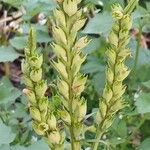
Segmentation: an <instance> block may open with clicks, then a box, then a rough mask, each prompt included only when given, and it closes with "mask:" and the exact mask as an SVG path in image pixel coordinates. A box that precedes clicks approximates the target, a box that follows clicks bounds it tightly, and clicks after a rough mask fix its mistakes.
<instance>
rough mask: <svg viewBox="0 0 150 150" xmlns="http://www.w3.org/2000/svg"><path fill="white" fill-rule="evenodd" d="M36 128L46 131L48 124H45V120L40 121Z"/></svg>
mask: <svg viewBox="0 0 150 150" xmlns="http://www.w3.org/2000/svg"><path fill="white" fill-rule="evenodd" d="M38 129H40V130H41V131H42V130H43V131H44V132H46V131H47V130H48V129H49V127H48V124H46V123H45V122H41V123H40V124H38Z"/></svg>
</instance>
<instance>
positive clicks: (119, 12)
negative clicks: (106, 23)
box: [112, 4, 123, 20]
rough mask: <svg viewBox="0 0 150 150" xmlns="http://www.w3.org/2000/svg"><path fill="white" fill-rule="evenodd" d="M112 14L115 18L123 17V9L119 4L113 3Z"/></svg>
mask: <svg viewBox="0 0 150 150" xmlns="http://www.w3.org/2000/svg"><path fill="white" fill-rule="evenodd" d="M112 16H113V18H114V19H117V20H119V19H121V18H122V17H123V9H122V7H121V6H120V5H119V4H113V5H112Z"/></svg>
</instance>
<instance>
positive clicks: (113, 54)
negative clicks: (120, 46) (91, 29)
mask: <svg viewBox="0 0 150 150" xmlns="http://www.w3.org/2000/svg"><path fill="white" fill-rule="evenodd" d="M106 56H107V57H108V60H109V63H110V65H111V66H114V64H115V63H116V52H115V51H114V50H113V49H111V48H109V49H107V51H106Z"/></svg>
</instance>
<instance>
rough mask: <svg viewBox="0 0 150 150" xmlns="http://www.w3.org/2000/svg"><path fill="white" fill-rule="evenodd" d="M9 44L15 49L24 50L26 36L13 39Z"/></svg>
mask: <svg viewBox="0 0 150 150" xmlns="http://www.w3.org/2000/svg"><path fill="white" fill-rule="evenodd" d="M9 42H10V44H11V45H12V46H13V47H14V48H16V49H24V48H25V47H26V42H27V36H21V37H17V36H16V37H14V38H13V39H11V40H10V41H9Z"/></svg>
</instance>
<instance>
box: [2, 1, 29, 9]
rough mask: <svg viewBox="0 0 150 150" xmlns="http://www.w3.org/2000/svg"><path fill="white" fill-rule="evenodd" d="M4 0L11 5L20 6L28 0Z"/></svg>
mask: <svg viewBox="0 0 150 150" xmlns="http://www.w3.org/2000/svg"><path fill="white" fill-rule="evenodd" d="M2 1H3V2H5V3H8V4H10V5H12V6H13V7H17V8H19V7H20V6H21V5H23V3H24V2H26V1H27V0H2Z"/></svg>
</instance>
